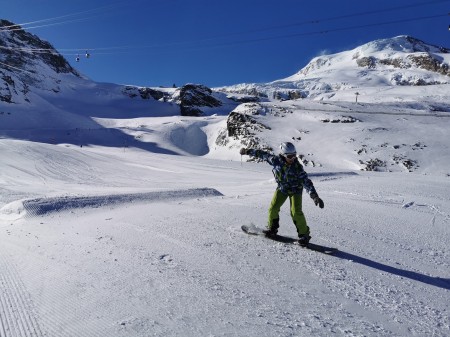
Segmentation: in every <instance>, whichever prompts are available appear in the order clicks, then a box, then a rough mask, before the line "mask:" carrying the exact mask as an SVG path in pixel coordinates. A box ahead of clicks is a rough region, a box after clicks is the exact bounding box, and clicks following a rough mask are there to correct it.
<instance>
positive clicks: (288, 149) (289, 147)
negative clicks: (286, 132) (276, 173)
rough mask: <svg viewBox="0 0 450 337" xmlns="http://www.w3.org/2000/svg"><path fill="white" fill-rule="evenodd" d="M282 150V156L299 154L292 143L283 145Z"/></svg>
mask: <svg viewBox="0 0 450 337" xmlns="http://www.w3.org/2000/svg"><path fill="white" fill-rule="evenodd" d="M280 149H281V154H283V155H286V154H296V153H297V151H296V150H295V146H294V144H292V143H290V142H286V143H281V145H280Z"/></svg>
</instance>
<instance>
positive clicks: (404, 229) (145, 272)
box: [0, 139, 450, 336]
mask: <svg viewBox="0 0 450 337" xmlns="http://www.w3.org/2000/svg"><path fill="white" fill-rule="evenodd" d="M1 148H2V154H4V153H5V149H7V152H6V154H7V158H8V160H7V161H6V162H5V161H3V160H2V162H1V164H0V165H1V172H2V181H1V186H2V189H1V195H2V203H4V204H5V205H4V206H3V208H2V209H1V211H0V214H1V216H0V219H1V222H0V223H1V225H0V226H1V227H0V237H1V242H2V245H1V246H0V264H1V270H2V273H1V274H0V275H1V278H2V284H3V285H4V287H3V288H2V292H1V293H0V300H1V303H2V306H0V312H1V314H2V316H1V317H2V329H3V330H0V331H2V333H3V335H5V336H73V335H80V334H83V335H88V336H105V335H108V336H148V335H153V334H154V335H164V336H199V335H201V336H203V335H215V336H237V335H239V336H242V335H245V336H259V335H264V336H291V335H292V336H294V335H295V336H297V335H315V336H330V335H336V336H349V335H350V336H362V335H364V336H406V335H408V336H446V335H448V334H449V332H450V330H449V329H450V326H449V325H450V322H449V319H448V317H449V314H448V299H449V290H450V281H449V279H450V275H449V270H450V269H449V265H450V263H449V262H450V260H449V256H450V252H449V249H448V240H449V236H450V233H449V228H450V227H449V224H450V214H449V213H448V209H449V207H450V204H449V198H448V177H442V176H424V175H417V174H410V175H408V178H407V179H405V177H404V174H401V173H397V174H395V173H373V172H355V171H349V170H347V171H333V170H331V171H330V170H323V169H319V168H314V169H313V168H311V169H309V170H308V171H309V172H310V175H311V178H312V179H313V181H314V183H315V185H316V188H317V190H318V191H319V193H320V195H321V197H322V198H323V199H324V201H325V208H324V209H323V210H320V209H319V208H316V207H315V206H314V205H313V203H312V202H311V200H309V198H305V201H304V211H305V213H306V216H307V219H308V221H309V224H310V226H311V229H312V235H313V241H314V242H316V243H322V244H325V245H331V246H335V247H337V248H339V249H340V252H339V253H337V254H336V255H335V256H325V255H321V254H319V253H316V252H311V251H305V250H302V249H301V248H299V247H297V246H291V245H288V244H281V243H275V242H271V241H268V240H265V239H263V238H256V237H250V236H247V235H246V234H244V233H242V232H241V231H240V229H239V227H240V225H241V224H244V223H245V224H249V223H255V224H258V225H263V224H264V223H265V221H266V209H267V207H268V203H269V200H270V198H271V195H272V193H273V190H274V182H273V178H272V176H271V173H270V168H269V167H268V166H266V165H263V164H256V163H244V164H243V165H242V166H241V164H240V163H239V162H236V161H221V160H212V159H206V158H202V157H186V156H173V155H164V154H155V153H147V152H144V151H142V150H134V149H127V150H126V151H125V152H124V151H123V150H122V149H113V148H84V147H83V148H82V149H81V148H74V147H65V146H53V145H46V144H39V143H29V142H26V141H13V140H6V139H3V140H1ZM174 193H175V194H174ZM130 195H132V196H133V197H132V198H130ZM126 196H128V197H126ZM149 196H151V197H149ZM26 201H28V203H27V202H26ZM38 208H39V209H41V212H34V211H33V210H36V209H38ZM281 219H282V227H281V233H282V234H285V235H290V236H294V233H295V228H294V226H293V225H292V224H291V223H290V221H289V214H288V207H284V208H283V209H282V214H281ZM424 317H425V318H426V319H424Z"/></svg>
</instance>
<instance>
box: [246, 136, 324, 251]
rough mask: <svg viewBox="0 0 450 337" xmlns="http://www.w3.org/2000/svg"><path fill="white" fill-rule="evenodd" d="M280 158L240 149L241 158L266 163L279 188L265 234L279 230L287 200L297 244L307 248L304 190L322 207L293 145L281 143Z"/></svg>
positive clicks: (265, 153)
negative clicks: (252, 158) (247, 156)
mask: <svg viewBox="0 0 450 337" xmlns="http://www.w3.org/2000/svg"><path fill="white" fill-rule="evenodd" d="M280 150H281V152H280V154H279V155H278V156H276V155H272V154H270V153H268V152H266V151H263V150H255V149H247V148H242V149H241V150H240V154H241V155H249V156H252V157H256V158H259V159H262V160H265V161H267V162H268V163H269V164H270V165H271V166H272V167H273V169H272V172H273V175H274V176H275V180H276V182H277V184H278V186H277V189H276V190H275V193H274V195H273V198H272V202H271V203H270V207H269V222H268V224H267V229H265V230H264V234H265V235H266V236H268V237H275V236H276V235H277V233H278V228H279V227H280V218H279V214H280V208H281V206H282V205H283V204H284V202H285V201H286V200H287V198H289V201H290V208H291V217H292V220H293V222H294V224H295V227H296V228H297V233H298V238H299V240H298V242H299V244H300V245H302V246H306V245H308V243H309V240H310V239H311V236H310V235H309V234H310V232H309V227H308V225H307V224H306V219H305V215H304V214H303V211H302V192H303V187H304V188H305V189H306V191H307V192H308V193H309V196H310V197H311V198H312V199H313V200H314V203H315V204H316V206H319V207H320V208H323V207H324V203H323V201H322V199H320V198H319V195H318V194H317V192H316V189H315V188H314V185H313V183H312V181H311V180H310V179H309V178H308V175H307V173H306V172H305V170H304V169H303V166H302V164H300V162H299V161H298V159H297V151H296V149H295V146H294V144H292V143H290V142H286V143H281V146H280Z"/></svg>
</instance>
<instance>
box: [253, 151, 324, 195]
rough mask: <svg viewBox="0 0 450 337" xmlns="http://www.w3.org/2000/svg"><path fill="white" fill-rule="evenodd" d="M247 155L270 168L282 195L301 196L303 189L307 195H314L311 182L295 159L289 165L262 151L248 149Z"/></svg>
mask: <svg viewBox="0 0 450 337" xmlns="http://www.w3.org/2000/svg"><path fill="white" fill-rule="evenodd" d="M247 154H248V155H250V156H252V157H256V158H259V159H262V160H264V161H266V162H268V163H269V164H270V165H271V166H272V173H273V175H274V177H275V180H276V182H277V184H278V189H279V190H280V191H281V192H283V193H284V194H288V195H292V194H302V192H303V187H304V188H305V190H306V191H307V192H308V193H309V194H311V193H316V189H315V188H314V185H313V183H312V181H311V180H310V179H309V178H308V174H307V173H306V172H305V170H304V169H303V165H302V164H300V162H299V161H298V159H297V158H295V161H294V162H293V163H292V164H291V165H289V164H288V163H287V162H286V159H285V158H284V157H283V156H281V155H279V156H275V155H273V154H270V153H269V152H266V151H263V150H254V149H248V151H247Z"/></svg>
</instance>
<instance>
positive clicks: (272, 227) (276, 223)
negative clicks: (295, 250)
mask: <svg viewBox="0 0 450 337" xmlns="http://www.w3.org/2000/svg"><path fill="white" fill-rule="evenodd" d="M279 227H280V219H273V220H272V222H271V223H270V224H269V225H268V226H267V229H264V230H263V233H264V235H265V236H267V237H269V238H274V237H275V236H277V233H278V228H279Z"/></svg>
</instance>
